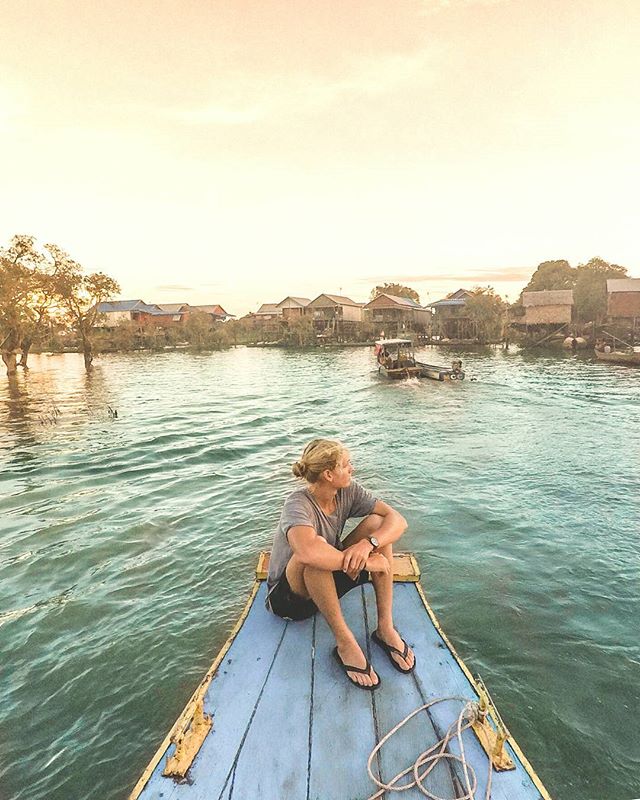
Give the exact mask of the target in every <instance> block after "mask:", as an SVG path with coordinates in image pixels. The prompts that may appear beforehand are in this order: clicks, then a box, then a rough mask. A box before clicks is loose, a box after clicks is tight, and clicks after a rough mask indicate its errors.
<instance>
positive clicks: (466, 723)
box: [367, 696, 493, 800]
mask: <svg viewBox="0 0 640 800" xmlns="http://www.w3.org/2000/svg"><path fill="white" fill-rule="evenodd" d="M451 701H453V702H460V703H463V704H464V705H463V708H462V710H461V711H460V714H458V718H457V719H456V720H455V721H454V722H452V723H451V725H450V726H449V728H448V730H447V732H446V733H445V735H444V736H443V737H442V739H440V740H439V741H438V742H436V743H435V744H434V745H432V746H431V747H430V748H429V749H428V750H425V751H424V752H423V753H420V755H419V756H418V757H417V758H416V760H415V761H414V763H413V764H412V765H411V766H410V767H407V768H406V769H404V770H403V771H402V772H399V773H398V774H397V775H396V776H395V778H392V779H391V780H390V781H389V782H388V783H384V782H383V781H382V780H381V779H378V778H377V777H376V776H375V775H374V774H373V770H372V768H371V765H372V763H373V760H374V758H376V756H377V755H378V753H379V752H380V750H381V748H382V746H383V745H384V744H386V743H387V742H388V741H389V740H390V739H391V737H392V736H393V735H394V734H396V733H397V732H398V731H399V730H400V729H401V728H402V726H403V725H406V723H407V722H409V720H410V719H413V717H415V716H416V714H420V713H421V712H423V711H425V712H426V711H427V709H429V708H431V707H432V706H435V705H437V704H438V703H447V702H451ZM478 711H479V708H478V703H477V702H475V701H474V700H469V698H468V697H458V696H453V697H438V698H436V699H435V700H431V701H430V702H429V703H425V704H424V705H422V706H420V707H419V708H416V709H415V711H412V712H411V713H410V714H407V716H406V717H405V718H404V719H403V720H400V722H399V723H398V724H397V725H396V726H395V727H394V728H392V729H391V730H390V731H389V733H387V734H386V735H385V736H383V738H382V739H381V740H380V741H379V742H378V744H377V745H376V746H375V747H374V748H373V750H372V751H371V755H370V756H369V759H368V761H367V772H368V773H369V777H370V778H371V780H372V781H373V782H374V783H375V784H376V786H378V787H379V790H378V791H377V792H375V794H372V795H371V797H369V798H368V800H377V798H379V797H382V796H383V795H384V794H385V793H386V792H404V791H406V790H407V789H411V788H412V787H414V786H415V787H417V788H418V789H419V790H420V791H421V792H422V794H423V795H424V796H425V797H428V798H429V800H475V791H476V788H477V786H478V780H477V778H476V773H475V770H474V769H473V767H472V766H471V764H468V763H467V759H466V757H465V752H464V742H463V741H462V733H463V732H464V731H466V730H467V728H470V727H471V725H472V724H473V722H475V720H476V719H478ZM454 735H455V738H456V739H457V740H458V746H459V747H460V755H459V756H458V755H456V754H455V753H449V752H447V745H448V744H449V741H450V740H451V738H452V737H453V736H454ZM444 759H450V760H452V761H458V762H459V763H460V764H462V772H463V775H464V784H465V785H464V786H463V787H462V788H463V789H464V791H465V794H464V795H462V797H458V798H444V797H439V796H438V795H435V794H432V793H431V792H430V791H429V790H428V789H427V788H426V787H425V785H424V781H425V779H426V778H427V776H428V775H429V773H430V772H431V771H432V770H433V769H434V768H435V766H436V765H437V764H439V763H440V762H441V761H444ZM427 764H428V766H427V768H426V769H425V770H424V772H422V773H421V772H420V770H421V769H422V768H423V767H424V766H425V765H427ZM410 772H411V773H413V780H412V781H410V782H408V783H403V784H402V785H401V786H398V785H397V784H398V781H399V780H401V779H402V778H404V776H405V775H408V774H409V773H410ZM492 775H493V765H492V763H491V759H489V775H488V778H487V791H486V794H485V800H489V798H490V797H491V777H492Z"/></svg>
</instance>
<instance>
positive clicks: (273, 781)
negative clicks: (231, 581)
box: [139, 583, 541, 800]
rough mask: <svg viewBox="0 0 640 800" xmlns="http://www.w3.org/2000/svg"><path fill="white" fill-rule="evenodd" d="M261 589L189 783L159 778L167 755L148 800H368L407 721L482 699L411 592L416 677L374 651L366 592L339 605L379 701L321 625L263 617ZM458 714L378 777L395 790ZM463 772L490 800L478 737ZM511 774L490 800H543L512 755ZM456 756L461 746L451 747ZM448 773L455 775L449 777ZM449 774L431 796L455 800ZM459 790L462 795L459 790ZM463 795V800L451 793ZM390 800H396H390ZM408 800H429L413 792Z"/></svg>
mask: <svg viewBox="0 0 640 800" xmlns="http://www.w3.org/2000/svg"><path fill="white" fill-rule="evenodd" d="M265 588H266V587H265V585H264V583H263V584H262V585H261V587H260V589H259V591H258V594H257V595H256V598H255V600H254V602H253V604H252V606H251V609H250V612H249V614H248V616H247V618H246V619H245V621H244V624H243V625H242V628H241V629H240V631H239V632H238V634H237V636H236V638H235V639H234V641H233V643H232V645H231V648H230V649H229V651H228V652H227V654H226V656H225V658H224V660H223V661H222V662H221V664H220V666H219V667H218V670H217V673H216V675H215V676H214V678H213V680H212V681H211V684H210V685H209V687H208V690H207V693H206V695H205V704H204V707H205V712H206V713H207V714H210V715H212V717H213V729H212V730H211V732H210V733H209V734H208V736H207V738H206V739H205V741H204V744H203V745H202V748H201V749H200V752H199V753H198V755H197V756H196V758H195V760H194V763H193V765H192V767H191V769H190V772H189V776H190V783H184V784H177V783H175V782H174V781H173V780H172V779H170V778H163V777H162V770H163V768H164V765H165V761H166V757H165V756H166V754H171V753H172V752H173V750H174V745H170V746H169V747H168V748H167V749H166V753H165V754H164V755H163V757H162V759H161V760H160V761H159V763H158V764H157V765H156V767H155V769H154V771H153V774H152V775H151V777H150V779H149V781H148V782H147V784H146V786H145V787H144V789H143V790H142V792H141V793H140V795H139V797H140V798H141V800H253V799H254V798H256V800H257V798H260V800H366V798H368V797H370V795H372V794H373V793H374V792H375V791H376V789H377V787H376V786H375V784H374V783H373V782H372V781H371V779H370V778H369V776H368V774H367V769H366V764H367V758H368V756H369V753H370V752H371V750H372V749H373V747H374V746H375V744H376V742H377V741H379V739H380V738H382V736H384V734H385V733H387V732H388V731H389V730H390V729H391V728H392V727H393V726H394V725H395V724H396V723H397V722H399V721H400V719H402V718H403V717H404V716H405V715H406V714H408V713H409V712H410V711H412V710H413V709H415V708H417V707H418V706H420V705H422V704H424V703H426V702H428V701H429V700H431V699H434V698H437V697H443V696H450V695H463V696H465V697H468V698H470V699H474V700H475V699H477V695H476V693H475V691H474V689H473V687H472V685H471V683H470V682H469V680H468V679H467V677H466V676H465V674H464V672H463V671H462V669H461V667H460V665H459V663H458V662H457V660H456V659H455V657H454V656H453V655H452V653H451V652H450V651H449V649H448V647H447V645H446V643H445V642H444V640H443V638H442V637H441V635H440V633H439V632H438V630H437V629H436V627H435V626H434V624H433V623H432V621H431V618H430V617H429V615H428V614H427V612H426V610H425V606H424V604H423V602H422V599H421V597H420V595H419V593H418V590H417V588H416V585H415V584H413V583H396V584H395V591H394V618H395V621H396V625H397V627H398V629H399V630H400V632H401V633H402V634H403V635H404V637H405V638H406V639H407V641H408V642H409V643H410V644H411V646H412V647H413V648H414V650H415V653H416V658H417V667H416V670H415V672H414V673H413V674H412V675H408V676H407V675H402V674H400V673H399V672H397V671H395V670H394V669H393V668H392V667H391V665H390V664H389V662H388V660H387V657H386V656H385V655H384V653H383V652H382V651H381V650H380V649H379V648H378V647H377V646H376V645H375V644H374V643H372V642H370V641H369V638H368V632H370V631H372V630H373V629H374V628H375V625H376V615H375V597H374V595H373V590H372V587H371V586H370V585H368V586H363V587H361V588H359V589H356V590H354V591H352V592H351V593H349V594H348V595H347V596H346V597H344V598H343V601H342V605H343V610H344V612H345V617H346V619H347V622H348V623H349V625H350V627H351V629H352V630H353V631H354V633H355V634H356V636H357V638H358V640H359V642H360V643H361V644H363V643H365V642H366V645H367V648H368V651H369V655H370V658H371V660H372V661H373V664H374V666H375V669H376V671H377V672H378V674H379V675H380V677H381V679H382V681H383V685H382V686H381V688H380V689H379V690H378V691H376V692H365V691H362V690H361V689H357V688H355V687H353V686H351V685H350V684H349V683H348V682H347V679H346V677H345V675H344V674H343V673H342V672H341V671H340V669H339V667H338V665H337V664H336V662H335V661H334V659H333V658H332V655H331V651H332V649H333V647H334V644H335V643H334V641H333V637H332V635H331V632H330V630H329V629H328V627H327V625H326V623H325V622H324V620H323V619H322V617H321V616H320V615H316V617H315V618H314V619H312V620H307V621H304V622H285V621H283V620H280V619H278V618H277V617H275V616H273V615H272V614H270V613H268V612H267V611H266V610H265V608H264V596H265ZM459 711H460V707H459V706H458V705H454V704H452V703H447V704H441V705H439V706H436V707H434V708H433V709H432V710H431V713H430V716H429V717H428V716H427V715H426V714H424V713H423V714H420V715H418V716H417V717H415V718H414V719H413V720H412V721H411V723H410V725H408V726H406V727H405V729H403V731H402V732H401V733H400V734H399V735H398V737H394V740H393V744H390V745H389V749H388V750H386V751H385V750H384V749H383V750H382V751H381V758H380V762H381V763H379V764H378V768H379V769H381V770H382V777H383V779H386V780H388V779H390V778H392V777H393V776H394V775H395V774H397V773H398V772H400V770H401V769H404V768H405V767H407V766H409V765H410V764H412V763H413V761H414V760H415V758H416V757H417V756H418V755H419V754H420V753H421V752H423V751H424V750H426V749H427V747H428V746H429V745H430V744H432V743H434V742H435V741H437V740H438V739H440V738H441V736H442V735H443V734H444V732H445V731H446V729H447V728H448V727H449V725H450V724H451V723H452V722H453V721H454V720H455V719H456V718H457V715H458V713H459ZM463 741H464V745H465V750H466V755H467V759H468V761H469V762H470V763H471V764H472V765H473V766H474V768H475V770H476V774H477V777H478V787H477V790H476V797H477V798H478V799H480V798H484V797H485V789H486V779H487V773H488V767H487V764H488V762H487V757H486V755H485V753H484V751H483V750H482V748H481V747H480V745H479V743H478V741H477V739H476V737H475V735H474V734H473V733H472V732H471V731H466V732H465V733H464V734H463ZM507 750H508V753H509V755H510V756H511V758H512V759H513V760H514V761H515V762H516V766H517V768H516V770H514V771H510V772H501V773H495V772H494V774H493V785H492V791H491V797H492V798H493V800H539V799H540V798H541V793H540V792H539V791H538V789H537V788H536V786H535V784H534V782H533V780H532V778H531V777H530V776H529V774H528V773H527V771H526V769H525V767H524V766H523V765H522V764H521V763H520V761H519V759H518V757H517V755H516V753H515V752H514V751H513V749H512V748H511V747H509V746H508V747H507ZM451 752H457V745H455V744H453V745H452V746H451ZM449 765H450V766H449ZM458 768H459V767H457V766H456V765H454V762H451V761H449V762H443V763H441V764H439V765H438V766H437V767H436V769H435V770H434V772H433V773H432V775H431V776H430V779H429V783H428V784H427V786H428V788H429V789H430V791H432V792H433V793H434V794H437V795H439V796H440V797H444V798H455V797H456V796H459V795H460V793H461V792H460V789H459V785H458V783H457V781H456V780H455V779H454V778H453V773H454V771H455V770H456V769H458ZM456 787H458V788H457V789H456ZM457 791H458V794H456V792H457ZM386 796H387V797H388V796H390V795H386ZM398 796H399V797H401V798H402V799H403V800H415V799H416V798H423V797H424V795H422V794H421V793H420V792H419V791H418V790H417V789H415V788H414V789H410V790H408V791H405V792H402V793H401V794H400V795H398Z"/></svg>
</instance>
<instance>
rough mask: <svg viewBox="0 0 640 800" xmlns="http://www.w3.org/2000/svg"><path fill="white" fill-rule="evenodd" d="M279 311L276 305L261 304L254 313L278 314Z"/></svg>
mask: <svg viewBox="0 0 640 800" xmlns="http://www.w3.org/2000/svg"><path fill="white" fill-rule="evenodd" d="M279 313H280V309H279V308H278V304H277V303H263V304H262V305H261V306H260V308H259V309H258V310H257V311H256V314H279Z"/></svg>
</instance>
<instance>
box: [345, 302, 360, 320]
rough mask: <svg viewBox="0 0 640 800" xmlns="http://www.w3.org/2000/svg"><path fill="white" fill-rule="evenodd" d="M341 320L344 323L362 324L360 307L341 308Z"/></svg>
mask: <svg viewBox="0 0 640 800" xmlns="http://www.w3.org/2000/svg"><path fill="white" fill-rule="evenodd" d="M342 319H343V320H344V321H345V322H362V306H342Z"/></svg>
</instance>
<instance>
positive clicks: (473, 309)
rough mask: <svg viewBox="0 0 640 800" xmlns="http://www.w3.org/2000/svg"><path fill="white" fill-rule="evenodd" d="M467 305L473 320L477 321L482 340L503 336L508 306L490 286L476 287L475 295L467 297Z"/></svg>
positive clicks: (488, 340) (479, 337)
mask: <svg viewBox="0 0 640 800" xmlns="http://www.w3.org/2000/svg"><path fill="white" fill-rule="evenodd" d="M465 307H466V310H467V313H468V314H469V317H470V318H471V321H472V322H474V323H475V326H476V332H477V337H478V339H479V340H480V342H483V343H484V342H490V341H494V340H495V339H499V338H500V337H501V335H502V327H503V324H504V321H505V316H506V308H507V307H506V305H505V303H504V301H503V300H502V298H501V297H500V296H499V295H497V294H496V293H495V291H494V290H493V289H492V288H491V287H490V286H487V287H480V286H476V287H474V289H473V297H469V298H468V299H467V301H466V303H465Z"/></svg>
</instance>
